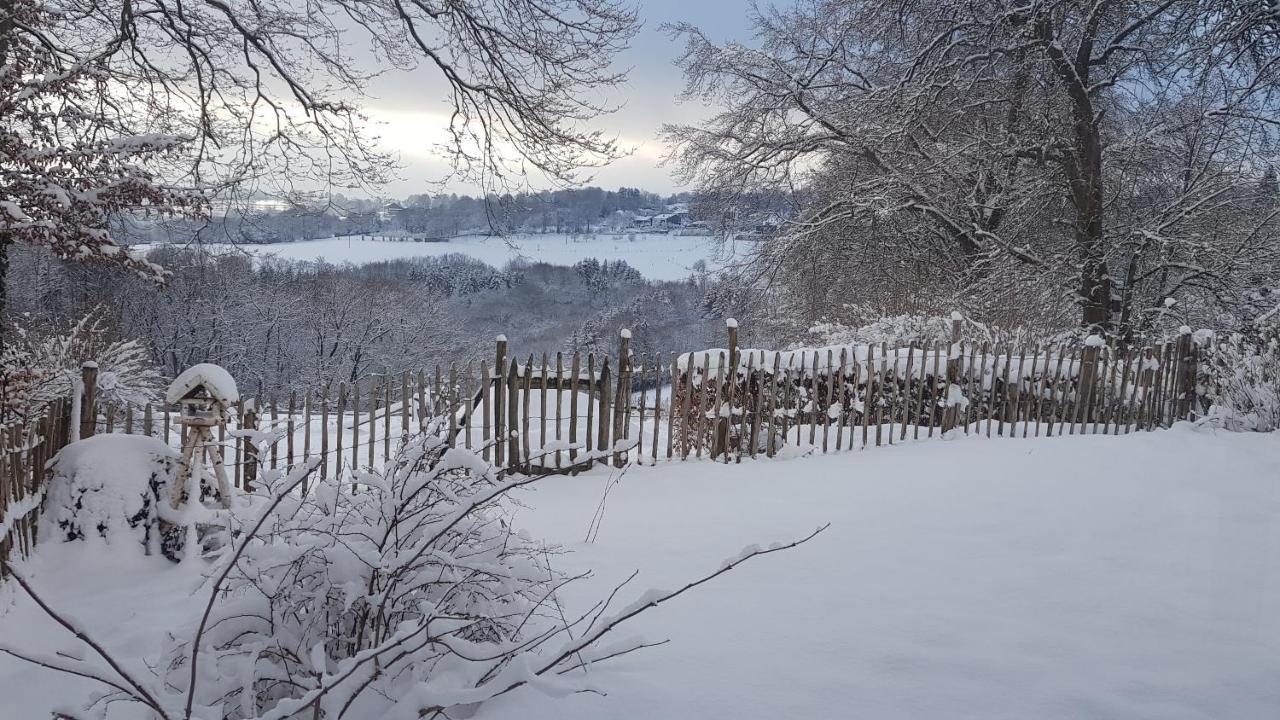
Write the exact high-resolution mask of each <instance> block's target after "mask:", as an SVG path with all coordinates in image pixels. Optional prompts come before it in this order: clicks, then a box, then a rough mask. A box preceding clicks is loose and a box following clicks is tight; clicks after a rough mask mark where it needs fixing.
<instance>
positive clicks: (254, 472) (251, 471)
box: [240, 398, 258, 493]
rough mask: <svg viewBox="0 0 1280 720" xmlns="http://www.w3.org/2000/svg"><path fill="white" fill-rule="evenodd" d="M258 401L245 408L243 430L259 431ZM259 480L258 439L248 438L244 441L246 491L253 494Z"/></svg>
mask: <svg viewBox="0 0 1280 720" xmlns="http://www.w3.org/2000/svg"><path fill="white" fill-rule="evenodd" d="M257 406H258V403H257V399H256V398H255V400H254V403H253V404H252V405H250V406H249V407H247V408H245V411H244V418H243V420H242V421H241V422H243V426H242V427H241V428H240V429H241V430H257V429H258V410H257ZM257 479H258V441H257V439H256V438H251V437H246V438H245V439H244V491H245V492H246V493H249V492H253V483H254V482H256V481H257Z"/></svg>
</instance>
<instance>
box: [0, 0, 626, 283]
mask: <svg viewBox="0 0 1280 720" xmlns="http://www.w3.org/2000/svg"><path fill="white" fill-rule="evenodd" d="M636 27H637V23H636V16H635V13H634V11H633V10H631V9H630V8H628V7H626V6H624V5H622V4H621V3H619V2H617V1H616V0H512V1H506V2H495V1H489V0H477V1H474V2H435V1H434V0H372V1H366V0H299V1H296V2H295V1H294V0H265V1H264V0H197V1H196V2H194V3H193V2H174V1H173V0H50V1H49V2H41V3H38V4H37V3H34V2H32V0H4V2H3V3H0V63H2V65H3V68H2V69H3V72H0V110H2V111H3V115H4V117H5V119H6V122H5V128H4V130H3V132H2V134H0V173H2V174H3V190H2V191H0V192H3V197H0V201H3V203H4V204H3V210H4V212H0V248H3V247H7V246H8V244H10V243H13V242H15V241H33V242H41V243H44V244H49V245H52V246H53V247H55V249H57V250H58V252H59V253H60V254H61V255H63V256H64V257H70V258H85V257H89V258H94V259H103V260H111V261H114V262H117V263H118V264H124V265H127V266H130V267H134V268H135V269H139V270H141V271H144V272H147V273H150V274H152V275H153V276H156V277H160V275H161V273H160V271H159V269H158V268H154V267H151V266H148V265H146V264H145V263H141V262H140V261H137V260H133V259H130V258H129V257H128V256H127V255H126V254H125V253H123V252H121V251H120V250H119V249H118V248H117V247H116V245H115V244H114V243H113V242H112V240H111V237H110V234H109V233H108V232H107V231H106V228H107V219H108V218H109V217H111V216H112V215H113V214H118V213H122V212H126V211H129V210H137V211H146V212H183V213H189V214H196V215H199V214H202V213H205V212H207V211H209V210H210V209H214V210H217V209H219V208H224V207H229V206H234V205H236V204H238V203H239V202H240V201H243V200H244V199H245V198H246V197H248V196H249V194H251V193H253V192H257V191H262V190H269V191H271V192H272V193H273V194H284V195H289V196H298V195H307V194H310V193H316V192H320V193H325V192H327V191H328V190H330V189H332V188H334V187H338V188H348V187H369V186H370V185H376V184H377V183H378V182H380V181H382V180H383V179H384V178H385V177H386V176H387V173H388V172H389V171H390V170H391V169H392V163H391V159H390V158H389V157H387V156H386V155H385V154H383V153H382V152H381V151H379V150H378V149H377V147H376V145H375V143H374V142H373V141H372V138H371V135H370V133H369V128H368V123H367V122H366V119H365V117H364V116H363V114H362V111H361V107H362V103H363V101H364V100H365V95H364V90H365V88H366V87H367V86H368V83H369V82H370V81H371V80H372V79H373V77H374V76H376V75H377V72H378V71H362V70H360V69H359V68H358V65H360V64H362V63H363V64H368V65H372V66H376V67H385V68H389V69H393V70H400V71H407V70H414V69H419V68H426V69H428V70H430V71H433V73H434V77H436V78H442V79H443V84H444V90H443V91H442V96H443V97H444V98H445V99H446V103H445V104H446V108H447V109H448V112H449V117H448V121H447V124H448V131H449V138H450V139H449V142H448V143H447V144H446V147H444V148H442V149H443V150H444V151H445V152H446V153H447V154H448V156H449V157H450V158H451V159H452V162H453V168H454V170H455V172H457V173H460V174H462V175H465V176H467V177H469V178H471V179H473V180H477V181H480V182H481V183H482V184H487V185H490V186H491V185H493V184H495V183H504V182H519V181H521V180H523V179H524V178H526V177H527V176H528V174H529V173H541V174H543V175H545V176H546V177H549V178H551V179H553V180H557V181H562V182H567V181H569V180H571V179H573V178H574V176H575V171H576V170H577V169H578V168H581V167H584V166H593V165H598V164H601V163H604V162H607V161H609V160H611V159H613V158H614V157H616V156H617V155H618V148H617V146H616V144H615V142H614V141H613V140H612V139H611V138H610V137H608V136H606V135H603V134H602V133H601V132H600V131H599V130H597V129H593V128H592V127H590V122H591V121H593V120H594V119H595V118H597V117H598V116H599V115H600V114H602V113H606V112H609V111H611V110H612V109H613V106H611V105H609V104H608V101H607V100H605V99H603V98H604V97H605V95H606V92H607V91H608V90H609V89H610V88H612V87H614V86H615V85H617V84H618V83H619V82H621V80H622V79H623V76H622V75H621V74H619V73H617V72H615V71H614V70H613V69H612V67H611V62H612V59H613V57H614V55H615V54H616V52H617V51H618V50H619V49H621V48H622V47H624V46H625V44H626V43H627V42H628V41H629V39H630V37H631V36H632V34H633V33H634V32H635V30H636ZM366 49H367V50H366ZM362 52H365V53H366V54H367V55H368V57H362V56H361V53H362Z"/></svg>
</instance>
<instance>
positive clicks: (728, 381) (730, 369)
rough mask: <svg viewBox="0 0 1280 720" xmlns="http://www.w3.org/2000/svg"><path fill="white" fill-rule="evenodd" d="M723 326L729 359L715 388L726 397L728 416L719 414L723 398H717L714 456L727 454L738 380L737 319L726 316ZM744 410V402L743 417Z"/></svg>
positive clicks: (712, 445) (712, 446)
mask: <svg viewBox="0 0 1280 720" xmlns="http://www.w3.org/2000/svg"><path fill="white" fill-rule="evenodd" d="M724 327H725V330H727V331H728V333H729V360H728V366H727V367H725V368H724V387H721V388H717V390H718V391H719V393H720V397H721V398H727V399H728V402H727V406H728V408H729V417H727V418H722V417H720V416H719V409H718V405H719V403H720V402H723V400H717V401H716V403H717V408H713V410H715V412H716V415H715V416H714V417H715V420H714V421H713V422H715V429H714V430H713V432H714V433H715V436H714V437H713V438H712V439H711V448H712V450H711V456H712V457H716V456H717V454H718V453H726V454H727V453H728V452H729V428H730V426H731V425H732V421H733V420H732V419H733V394H732V389H733V388H734V387H735V385H736V383H737V382H738V321H737V320H735V319H734V318H728V319H726V320H725V321H724ZM709 377H710V376H708V377H704V378H703V379H702V381H703V382H704V383H705V382H707V380H708V379H709ZM747 381H748V382H750V378H748V379H747ZM746 411H747V407H746V403H745V402H744V403H743V406H742V412H743V415H744V417H745V414H746ZM726 457H727V455H726Z"/></svg>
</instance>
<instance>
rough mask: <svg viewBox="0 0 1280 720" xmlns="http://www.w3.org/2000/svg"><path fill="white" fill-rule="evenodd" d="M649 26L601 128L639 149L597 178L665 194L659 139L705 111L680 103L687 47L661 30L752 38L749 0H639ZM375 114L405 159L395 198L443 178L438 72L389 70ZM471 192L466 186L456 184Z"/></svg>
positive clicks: (393, 187)
mask: <svg viewBox="0 0 1280 720" xmlns="http://www.w3.org/2000/svg"><path fill="white" fill-rule="evenodd" d="M634 1H635V2H636V3H637V4H638V6H639V11H640V16H641V18H642V20H643V21H644V27H643V28H642V29H641V31H640V33H639V34H638V35H637V36H636V38H635V39H634V40H633V41H632V43H631V48H630V49H629V50H628V51H627V52H626V53H625V54H623V55H622V56H621V57H620V58H619V66H620V67H623V68H627V67H629V68H632V69H631V74H630V79H629V82H628V83H627V85H626V86H625V87H623V88H622V89H621V90H620V93H619V97H618V100H619V101H620V102H622V103H625V105H626V107H624V108H623V110H622V111H620V112H618V113H615V114H614V115H611V116H608V117H605V118H603V119H602V120H601V122H600V127H601V128H602V129H604V130H606V131H609V132H612V133H615V134H617V135H618V136H619V138H620V140H621V141H622V143H623V144H624V145H626V146H629V147H635V148H636V149H635V152H634V154H633V155H632V156H631V157H628V158H626V159H623V160H621V161H619V162H617V163H614V164H613V165H611V166H609V167H607V168H603V169H601V170H598V171H596V173H595V176H594V179H593V180H592V182H591V184H593V185H599V186H601V187H605V188H616V187H621V186H624V185H625V186H628V187H640V188H644V189H646V190H651V191H654V192H662V193H667V192H671V191H674V190H678V189H680V188H679V187H678V186H677V185H676V184H675V182H674V181H673V180H672V178H671V175H670V173H669V172H668V170H667V168H664V167H660V161H661V158H662V155H663V147H662V144H661V142H660V141H659V140H658V138H657V133H658V129H659V128H660V127H661V126H662V124H663V123H667V122H682V121H693V120H696V119H698V118H699V117H702V116H704V115H705V114H706V113H707V110H706V109H705V108H704V107H702V106H701V105H700V104H698V103H693V104H691V103H680V102H678V101H677V95H678V94H679V92H680V91H681V90H682V89H683V87H684V82H683V78H682V76H681V73H680V70H679V69H678V68H676V67H675V65H673V64H672V63H673V61H674V60H675V58H676V56H677V55H678V54H679V51H680V49H681V47H680V45H679V43H677V42H674V41H672V40H671V39H669V38H668V37H667V36H666V34H665V33H663V32H662V31H661V30H660V29H659V28H660V26H661V25H662V24H663V23H665V22H674V21H688V22H692V23H695V24H697V25H699V26H701V27H702V28H704V29H705V30H706V31H707V32H708V34H709V35H711V37H713V38H715V39H716V40H727V39H734V40H742V41H749V40H750V32H751V31H750V23H749V21H748V12H749V11H750V4H749V2H748V1H747V0H634ZM369 92H370V93H371V95H372V96H373V97H372V99H371V100H370V101H369V102H368V104H367V106H366V107H367V110H368V112H369V115H370V117H371V118H372V119H373V120H374V121H375V122H376V123H378V132H379V135H380V137H381V138H382V144H383V146H384V147H385V148H387V149H388V150H391V151H392V152H395V153H398V154H399V156H400V161H401V163H402V164H403V165H404V169H403V170H402V171H401V173H400V174H401V175H402V179H400V180H398V181H396V182H393V183H391V184H390V185H389V186H388V187H387V188H386V190H385V192H386V194H388V195H390V196H392V197H403V196H406V195H409V194H412V193H420V192H431V191H432V188H431V187H429V186H428V185H427V183H429V182H433V181H439V180H440V179H441V178H442V177H443V176H444V175H445V174H446V166H445V164H444V163H443V162H441V160H440V159H439V158H438V157H435V156H433V155H432V153H431V148H430V145H431V138H433V137H434V138H437V139H438V138H441V137H443V135H442V134H441V131H442V130H443V128H444V126H445V123H446V113H447V106H446V104H445V100H444V97H443V95H442V94H441V92H440V85H439V82H438V80H437V78H434V77H431V71H430V70H429V69H427V68H425V67H424V68H422V69H420V70H418V71H417V72H415V73H412V74H398V75H387V76H384V77H381V78H379V79H378V81H377V82H375V84H374V85H373V86H372V87H371V88H369ZM450 189H451V190H454V191H457V192H466V191H467V190H468V189H469V188H467V187H464V186H457V187H451V188H450Z"/></svg>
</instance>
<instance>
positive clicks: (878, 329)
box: [793, 305, 1025, 348]
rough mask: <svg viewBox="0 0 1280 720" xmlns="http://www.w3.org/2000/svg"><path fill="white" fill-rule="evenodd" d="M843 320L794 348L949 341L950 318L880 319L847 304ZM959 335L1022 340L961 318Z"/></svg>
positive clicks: (817, 327) (816, 328)
mask: <svg viewBox="0 0 1280 720" xmlns="http://www.w3.org/2000/svg"><path fill="white" fill-rule="evenodd" d="M842 317H843V318H844V319H843V320H824V321H822V322H819V323H815V324H814V325H812V326H811V327H810V328H809V330H808V334H807V335H806V338H805V340H804V341H803V342H800V343H796V344H794V345H793V348H800V347H811V346H815V345H816V346H822V347H825V346H830V345H865V344H872V345H879V344H881V343H887V344H888V345H889V347H891V348H898V347H906V346H907V345H908V344H909V343H911V342H924V341H928V342H931V343H935V344H936V343H948V342H951V315H928V314H907V315H892V316H882V315H878V314H876V313H875V312H874V311H872V310H870V309H867V308H861V307H859V306H856V305H847V306H845V308H844V313H843V315H842ZM962 318H963V319H962V320H961V322H962V326H961V333H962V334H963V336H964V337H965V338H966V339H967V340H970V341H974V340H977V341H983V340H986V341H990V342H993V343H994V342H1011V341H1018V340H1022V339H1025V338H1023V336H1022V335H1021V333H1019V332H1009V331H1005V330H1003V329H1001V328H998V327H995V326H991V325H984V324H981V323H978V322H975V321H974V320H972V319H970V318H968V317H963V316H962Z"/></svg>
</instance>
